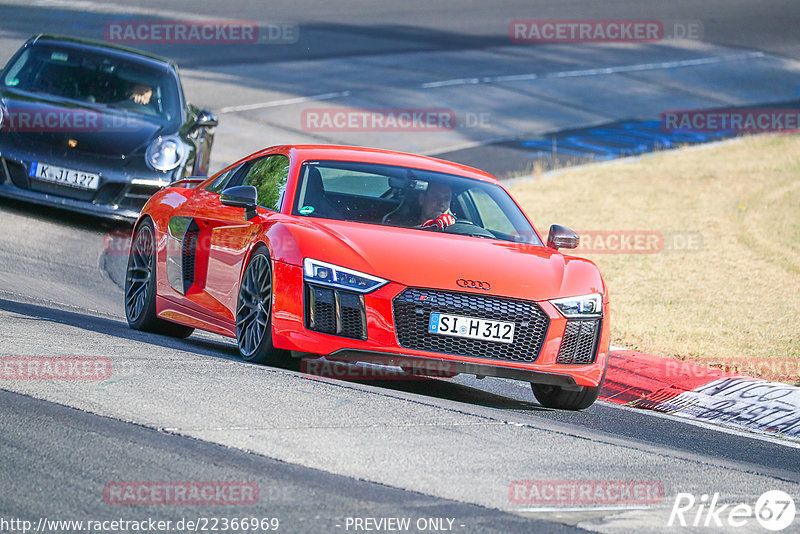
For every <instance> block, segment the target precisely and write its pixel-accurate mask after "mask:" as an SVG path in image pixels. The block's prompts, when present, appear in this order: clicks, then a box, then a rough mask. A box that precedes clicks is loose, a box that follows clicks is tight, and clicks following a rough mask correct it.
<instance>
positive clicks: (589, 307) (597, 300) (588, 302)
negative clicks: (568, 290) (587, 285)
mask: <svg viewBox="0 0 800 534" xmlns="http://www.w3.org/2000/svg"><path fill="white" fill-rule="evenodd" d="M550 304H552V305H553V306H555V307H556V308H558V311H560V312H561V313H562V315H564V317H567V318H569V319H584V318H587V319H588V318H591V317H600V316H602V315H603V295H601V294H600V293H592V294H591V295H583V296H581V297H567V298H564V299H554V300H551V301H550Z"/></svg>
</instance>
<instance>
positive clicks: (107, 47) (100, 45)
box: [25, 34, 177, 69]
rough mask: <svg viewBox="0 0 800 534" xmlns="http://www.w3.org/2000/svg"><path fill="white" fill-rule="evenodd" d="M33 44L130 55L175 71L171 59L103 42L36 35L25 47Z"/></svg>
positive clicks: (63, 36)
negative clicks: (47, 44) (52, 44)
mask: <svg viewBox="0 0 800 534" xmlns="http://www.w3.org/2000/svg"><path fill="white" fill-rule="evenodd" d="M35 43H61V44H65V45H68V46H69V45H72V46H73V47H74V48H89V49H93V50H101V51H106V52H112V53H115V55H120V56H131V55H132V56H136V57H138V58H144V59H148V60H150V61H153V62H157V63H161V64H163V65H169V66H170V67H172V68H174V69H177V65H176V64H175V62H174V61H172V60H171V59H167V58H164V57H161V56H157V55H155V54H150V53H149V52H143V51H142V50H136V49H135V48H128V47H127V46H120V45H116V44H111V43H106V42H103V41H95V40H94V39H83V38H79V37H72V36H68V35H48V34H38V35H34V36H33V37H31V38H30V39H28V41H27V42H26V43H25V45H31V44H35Z"/></svg>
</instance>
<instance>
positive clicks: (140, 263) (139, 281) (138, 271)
mask: <svg viewBox="0 0 800 534" xmlns="http://www.w3.org/2000/svg"><path fill="white" fill-rule="evenodd" d="M125 317H126V318H127V319H128V325H129V326H130V327H131V328H133V329H135V330H142V331H144V332H154V333H157V334H164V335H168V336H172V337H178V338H183V337H188V336H189V335H191V333H192V332H193V331H194V328H190V327H188V326H183V325H179V324H175V323H171V322H169V321H164V320H163V319H159V318H158V317H157V316H156V239H155V231H154V230H153V223H152V222H151V221H150V220H149V219H145V220H144V221H142V222H141V223H140V224H139V226H138V227H137V228H136V232H135V233H134V234H133V239H132V240H131V252H130V255H129V256H128V268H127V270H126V271H125Z"/></svg>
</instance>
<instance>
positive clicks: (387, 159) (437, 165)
mask: <svg viewBox="0 0 800 534" xmlns="http://www.w3.org/2000/svg"><path fill="white" fill-rule="evenodd" d="M275 151H282V152H292V153H294V155H295V157H296V158H297V159H299V160H301V161H307V160H317V159H318V160H337V161H348V160H352V161H363V162H366V163H378V164H384V165H397V166H402V167H412V168H419V169H425V170H430V171H436V172H442V173H448V174H458V175H460V176H465V177H468V178H474V179H477V180H483V181H487V182H493V183H496V182H497V179H496V178H495V177H494V176H492V175H491V174H489V173H487V172H485V171H482V170H480V169H476V168H474V167H469V166H467V165H461V164H460V163H454V162H452V161H445V160H442V159H437V158H432V157H429V156H419V155H415V154H408V153H405V152H397V151H394V150H384V149H380V148H368V147H358V146H342V145H281V146H273V147H269V148H266V149H264V150H262V151H260V152H259V154H261V153H269V152H275Z"/></svg>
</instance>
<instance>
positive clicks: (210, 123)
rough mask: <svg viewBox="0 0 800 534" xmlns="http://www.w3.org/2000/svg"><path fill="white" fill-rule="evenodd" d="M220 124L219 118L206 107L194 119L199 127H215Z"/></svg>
mask: <svg viewBox="0 0 800 534" xmlns="http://www.w3.org/2000/svg"><path fill="white" fill-rule="evenodd" d="M218 124H219V119H218V118H217V116H216V115H214V114H213V113H212V112H210V111H208V110H207V109H204V110H202V111H200V113H198V114H197V118H196V119H195V120H194V125H195V127H199V128H214V127H215V126H217V125H218Z"/></svg>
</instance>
